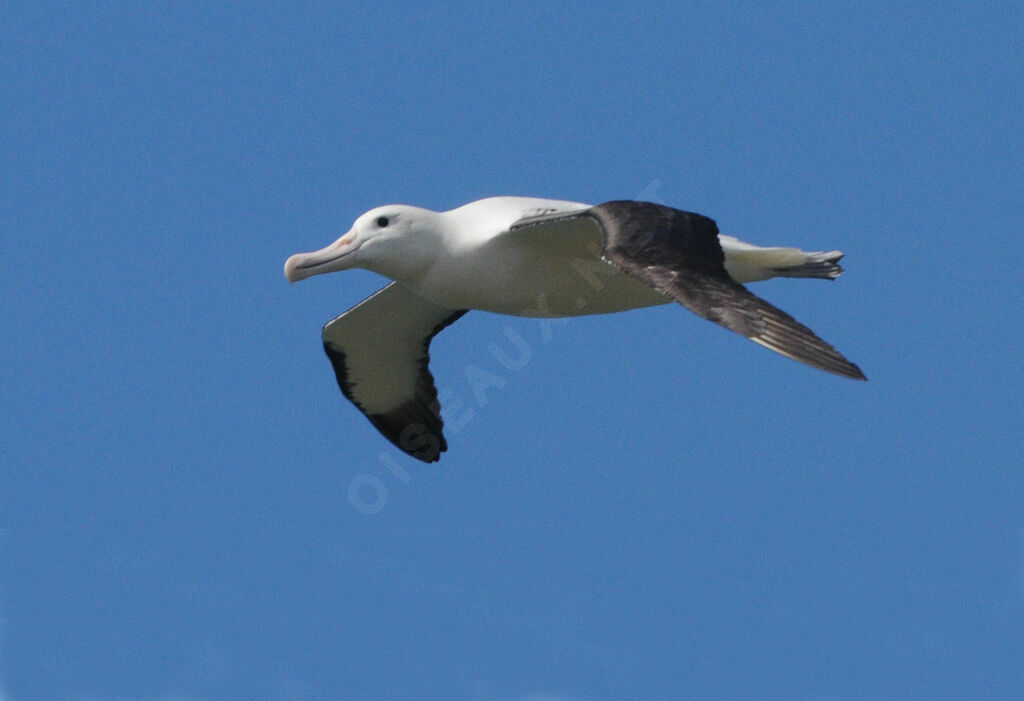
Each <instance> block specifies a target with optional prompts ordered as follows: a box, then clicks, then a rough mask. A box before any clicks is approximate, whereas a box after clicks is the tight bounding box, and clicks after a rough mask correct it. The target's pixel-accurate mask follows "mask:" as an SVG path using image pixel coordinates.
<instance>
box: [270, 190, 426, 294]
mask: <svg viewBox="0 0 1024 701" xmlns="http://www.w3.org/2000/svg"><path fill="white" fill-rule="evenodd" d="M437 216H438V215H437V212H432V211H430V210H428V209H421V208H419V207H410V206H408V205H400V204H392V205H384V206H383V207H376V208H374V209H371V210H370V211H369V212H366V213H365V214H363V215H362V216H360V217H359V218H358V219H356V221H355V223H354V224H352V228H351V229H349V230H348V232H346V233H345V235H344V236H342V237H341V238H339V239H338V240H337V241H335V242H334V243H332V244H331V245H330V246H327V247H326V248H321V249H320V250H319V251H313V252H311V253H296V254H295V255H293V256H292V257H290V258H289V259H288V260H287V261H286V262H285V264H284V276H285V277H286V278H288V281H289V282H298V281H299V280H305V279H306V278H308V277H312V276H313V275H319V274H320V273H332V272H335V271H338V270H348V269H349V268H366V269H367V270H372V271H374V272H378V273H381V274H382V275H386V276H388V277H390V278H392V279H398V278H399V277H401V276H402V274H403V273H404V272H406V271H410V270H413V269H415V268H417V267H419V265H420V264H421V263H422V262H423V260H424V259H425V258H426V257H428V256H429V255H430V252H431V251H432V250H434V249H433V246H434V244H435V243H436V242H435V241H434V239H435V238H436V227H435V226H434V223H435V220H436V218H437Z"/></svg>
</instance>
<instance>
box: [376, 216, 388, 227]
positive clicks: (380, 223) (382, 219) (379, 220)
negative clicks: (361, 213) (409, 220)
mask: <svg viewBox="0 0 1024 701" xmlns="http://www.w3.org/2000/svg"><path fill="white" fill-rule="evenodd" d="M387 225H388V218H387V217H377V226H379V227H380V228H382V229H383V228H384V227H385V226H387Z"/></svg>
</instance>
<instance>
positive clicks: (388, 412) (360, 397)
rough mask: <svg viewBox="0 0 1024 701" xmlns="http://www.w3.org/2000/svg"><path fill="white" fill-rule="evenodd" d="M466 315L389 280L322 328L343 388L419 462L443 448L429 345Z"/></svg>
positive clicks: (435, 457)
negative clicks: (385, 284) (447, 327)
mask: <svg viewBox="0 0 1024 701" xmlns="http://www.w3.org/2000/svg"><path fill="white" fill-rule="evenodd" d="M465 313H466V310H464V309H462V310H456V309H448V308H447V307H442V306H439V305H437V304H434V303H433V302H430V301H429V300H426V299H424V298H423V297H420V296H419V295H417V294H416V293H415V292H413V291H412V290H410V289H409V288H407V287H405V286H404V285H402V284H400V283H397V282H392V283H391V284H389V285H388V286H387V287H384V288H383V289H382V290H380V291H379V292H377V293H375V294H373V295H371V296H370V297H367V298H366V299H364V300H363V301H362V302H360V303H359V304H357V305H356V306H354V307H352V308H351V309H349V310H348V311H347V312H345V313H344V314H342V315H341V316H338V317H336V318H334V319H332V320H331V321H329V322H328V323H327V324H326V325H325V326H324V330H323V341H324V351H326V353H327V357H328V358H330V360H331V364H332V365H333V366H334V373H335V376H336V377H337V379H338V386H339V387H341V391H342V393H343V394H344V395H345V396H346V397H347V398H348V399H349V400H350V401H351V402H352V403H353V404H355V405H356V406H357V407H359V410H360V411H362V412H363V414H365V415H366V418H368V419H369V420H370V421H371V422H372V423H373V425H374V426H376V427H377V430H379V431H380V432H381V433H382V434H383V435H384V437H385V438H387V439H388V440H389V441H391V442H392V443H394V444H395V445H396V446H398V448H400V449H401V450H403V451H405V452H406V453H408V454H409V455H411V456H412V457H414V458H416V459H418V460H422V461H424V462H434V461H436V460H438V459H439V458H440V456H441V453H443V452H444V451H445V450H447V448H448V444H447V442H446V441H445V439H444V434H443V433H442V428H443V426H444V422H443V421H442V420H441V407H440V404H439V403H438V401H437V388H436V387H435V386H434V378H433V376H432V375H431V374H430V370H429V368H428V363H429V361H430V355H429V352H428V348H429V346H430V341H431V340H432V339H433V338H434V336H436V335H437V334H438V333H439V332H440V331H441V330H442V329H444V328H445V327H446V326H448V325H449V324H451V323H452V322H453V321H455V320H456V319H458V318H459V317H461V316H462V315H463V314H465Z"/></svg>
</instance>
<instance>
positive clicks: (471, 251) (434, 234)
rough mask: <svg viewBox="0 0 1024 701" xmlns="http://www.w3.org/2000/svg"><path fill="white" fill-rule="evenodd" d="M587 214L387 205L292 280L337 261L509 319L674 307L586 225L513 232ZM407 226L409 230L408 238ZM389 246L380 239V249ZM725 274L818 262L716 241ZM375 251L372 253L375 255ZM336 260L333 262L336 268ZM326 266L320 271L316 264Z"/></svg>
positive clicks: (517, 205)
mask: <svg viewBox="0 0 1024 701" xmlns="http://www.w3.org/2000/svg"><path fill="white" fill-rule="evenodd" d="M588 207H590V205H587V204H583V203H580V202H568V201H564V200H548V199H539V198H532V197H490V198H487V199H483V200H477V201H476V202H470V203H469V204H467V205H464V206H462V207H458V208H456V209H452V210H449V211H447V212H433V211H430V210H427V209H421V208H418V207H408V206H404V205H387V206H384V207H378V208H376V209H373V210H370V211H369V212H367V213H366V214H364V215H363V216H361V217H359V219H357V220H356V223H355V224H354V225H353V227H352V230H351V231H349V232H348V233H347V234H346V235H345V236H343V237H342V238H341V239H339V240H338V241H337V242H335V243H334V244H332V245H331V246H328V247H327V248H325V249H322V250H321V251H317V252H314V253H312V254H299V255H298V256H293V257H292V258H291V259H289V261H288V263H287V264H286V275H288V277H289V279H292V280H295V279H302V278H303V277H307V276H308V275H312V274H315V273H317V272H326V271H327V269H323V270H321V269H317V268H316V267H312V268H307V269H309V270H311V272H309V273H308V275H307V273H305V272H303V270H302V269H299V268H300V264H301V263H302V262H303V259H305V258H308V257H311V256H319V258H318V259H314V260H325V259H327V258H330V257H331V256H336V255H337V253H339V252H342V251H345V250H346V246H353V247H354V248H355V249H357V250H354V251H353V252H352V253H353V255H348V254H344V253H343V254H342V256H341V257H337V258H336V260H337V261H338V262H339V263H340V262H341V261H344V265H341V266H340V267H332V268H329V269H343V268H348V267H363V268H367V269H369V270H373V271H374V272H378V273H380V274H382V275H385V276H387V277H389V278H391V279H392V280H396V281H398V282H401V283H402V284H404V285H406V286H407V287H409V288H410V289H412V290H414V291H415V292H416V293H417V294H420V295H421V296H423V297H425V298H426V299H428V300H430V301H432V302H434V303H436V304H439V305H441V306H444V307H447V308H449V309H481V310H484V311H490V312H496V313H499V314H510V315H513V316H581V315H585V314H604V313H608V312H618V311H625V310H628V309H636V308H638V307H648V306H654V305H657V304H668V303H670V302H672V301H673V300H672V299H671V298H669V297H666V296H665V295H663V294H661V293H659V292H657V291H656V290H654V289H653V288H651V287H650V286H649V285H647V284H646V283H644V282H641V281H640V280H638V279H636V278H634V277H631V276H629V275H627V274H625V273H623V272H621V271H620V270H618V269H617V268H616V267H614V266H612V265H608V264H607V263H605V262H604V261H602V260H601V243H602V235H601V231H600V230H599V229H598V227H597V226H595V225H593V224H592V223H590V222H588V221H587V220H583V219H579V220H577V219H570V220H566V221H565V222H563V223H556V224H554V225H545V226H542V227H537V228H536V230H533V229H531V228H526V229H521V230H515V231H510V230H509V229H510V227H511V226H512V225H513V224H514V223H515V222H517V221H519V220H521V219H523V218H524V217H528V216H535V215H540V214H548V213H555V212H572V211H577V210H582V209H587V208H588ZM382 217H386V218H387V219H388V221H389V224H388V226H389V227H391V228H394V229H396V230H400V234H401V240H402V248H401V249H397V248H396V247H394V246H392V245H389V243H388V239H387V237H386V236H381V235H379V234H378V235H376V236H371V235H370V234H371V233H372V230H373V227H374V226H375V222H377V221H378V220H380V219H381V218H382ZM403 227H404V229H403ZM381 239H383V240H381ZM719 242H720V244H721V246H722V249H723V251H724V253H725V268H726V270H727V272H728V273H729V274H730V276H731V277H732V278H733V279H735V280H736V281H737V282H740V283H746V282H753V281H756V280H765V279H768V278H770V277H774V276H775V275H778V274H784V273H780V272H779V271H780V269H785V268H792V267H799V266H801V265H804V264H806V263H807V262H808V260H810V259H812V257H813V256H821V255H825V254H816V253H806V252H804V251H800V250H799V249H796V248H774V247H773V248H762V247H759V246H753V245H751V244H748V243H744V242H742V241H739V240H738V239H735V238H733V237H731V236H724V235H722V236H719ZM375 249H376V250H375ZM331 262H332V261H330V260H329V261H328V263H331ZM316 265H317V266H323V265H324V264H323V263H316Z"/></svg>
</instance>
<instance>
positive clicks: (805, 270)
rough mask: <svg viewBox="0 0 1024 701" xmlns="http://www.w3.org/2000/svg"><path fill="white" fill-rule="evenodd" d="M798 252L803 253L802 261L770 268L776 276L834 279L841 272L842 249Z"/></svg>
mask: <svg viewBox="0 0 1024 701" xmlns="http://www.w3.org/2000/svg"><path fill="white" fill-rule="evenodd" d="M800 253H801V254H803V258H804V260H803V262H801V263H797V264H796V265H787V266H780V267H777V268H771V270H772V272H773V273H774V274H775V275H776V276H778V277H815V278H821V279H823V280H835V279H836V278H837V277H839V276H840V275H842V274H843V268H842V266H840V265H839V259H840V258H842V257H843V252H842V251H813V252H807V251H800Z"/></svg>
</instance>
